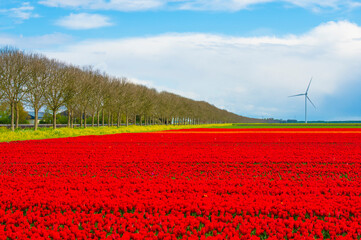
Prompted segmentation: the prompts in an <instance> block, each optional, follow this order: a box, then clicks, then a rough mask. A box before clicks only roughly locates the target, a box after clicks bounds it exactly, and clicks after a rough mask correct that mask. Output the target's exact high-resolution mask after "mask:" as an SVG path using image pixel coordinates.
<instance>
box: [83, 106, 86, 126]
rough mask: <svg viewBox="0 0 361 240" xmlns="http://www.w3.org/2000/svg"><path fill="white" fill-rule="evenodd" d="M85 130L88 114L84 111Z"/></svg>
mask: <svg viewBox="0 0 361 240" xmlns="http://www.w3.org/2000/svg"><path fill="white" fill-rule="evenodd" d="M83 115H84V128H86V112H85V110H84V114H83Z"/></svg>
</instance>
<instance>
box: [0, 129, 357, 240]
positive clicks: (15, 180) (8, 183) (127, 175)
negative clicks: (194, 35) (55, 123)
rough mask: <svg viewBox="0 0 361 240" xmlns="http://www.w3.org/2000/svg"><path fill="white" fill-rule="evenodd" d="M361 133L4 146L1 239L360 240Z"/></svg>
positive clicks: (177, 134)
mask: <svg viewBox="0 0 361 240" xmlns="http://www.w3.org/2000/svg"><path fill="white" fill-rule="evenodd" d="M360 173H361V129H352V128H348V129H342V128H338V129H188V130H172V131H164V132H156V133H123V134H115V135H103V136H83V137H75V138H62V139H50V140H49V139H48V140H34V141H20V142H10V143H0V196H1V197H0V239H26V238H31V239H104V238H108V239H119V238H121V237H122V238H123V239H145V238H146V239H204V238H207V239H208V238H209V239H315V238H316V239H317V238H319V239H327V238H329V239H336V238H337V239H360V238H361V174H360Z"/></svg>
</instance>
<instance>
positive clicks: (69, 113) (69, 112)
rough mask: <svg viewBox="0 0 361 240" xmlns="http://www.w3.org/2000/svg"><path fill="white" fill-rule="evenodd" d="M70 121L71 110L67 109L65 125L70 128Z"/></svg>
mask: <svg viewBox="0 0 361 240" xmlns="http://www.w3.org/2000/svg"><path fill="white" fill-rule="evenodd" d="M70 121H71V111H70V110H69V109H68V125H67V127H68V128H70Z"/></svg>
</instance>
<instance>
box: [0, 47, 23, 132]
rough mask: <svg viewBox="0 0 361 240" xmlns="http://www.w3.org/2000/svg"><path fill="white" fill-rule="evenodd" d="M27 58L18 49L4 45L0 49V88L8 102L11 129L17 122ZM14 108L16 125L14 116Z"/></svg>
mask: <svg viewBox="0 0 361 240" xmlns="http://www.w3.org/2000/svg"><path fill="white" fill-rule="evenodd" d="M27 67H28V64H27V59H26V58H25V55H24V53H23V52H21V51H19V50H18V49H15V48H11V47H5V48H2V49H0V80H1V81H0V89H1V91H2V94H3V96H4V97H5V98H6V100H7V101H8V102H9V103H10V109H11V130H12V131H14V129H15V127H16V128H17V127H18V124H19V103H20V101H22V100H23V98H24V96H25V94H26V92H27V88H26V84H27V81H28V79H29V78H28V77H29V71H28V69H27ZM15 109H16V113H17V114H16V126H15V127H14V120H15V119H14V116H15Z"/></svg>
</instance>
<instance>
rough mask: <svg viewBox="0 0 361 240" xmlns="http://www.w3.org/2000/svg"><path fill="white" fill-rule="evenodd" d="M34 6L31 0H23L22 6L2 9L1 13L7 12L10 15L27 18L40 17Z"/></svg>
mask: <svg viewBox="0 0 361 240" xmlns="http://www.w3.org/2000/svg"><path fill="white" fill-rule="evenodd" d="M33 11H34V7H33V6H31V5H30V3H29V2H23V3H22V5H21V7H18V8H10V9H1V10H0V13H5V14H7V15H9V16H10V17H13V18H17V19H20V21H22V20H27V19H30V18H36V17H39V15H38V14H34V13H33Z"/></svg>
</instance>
